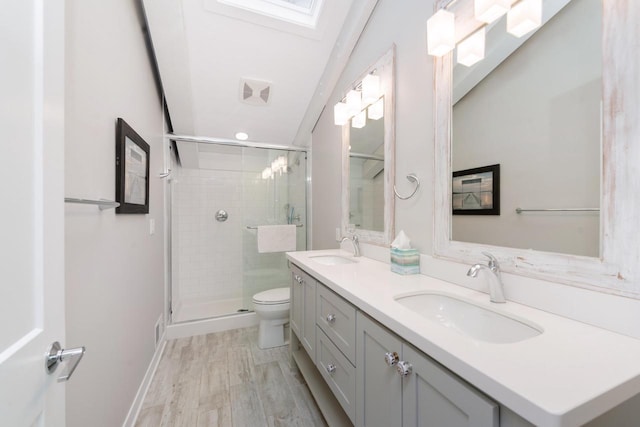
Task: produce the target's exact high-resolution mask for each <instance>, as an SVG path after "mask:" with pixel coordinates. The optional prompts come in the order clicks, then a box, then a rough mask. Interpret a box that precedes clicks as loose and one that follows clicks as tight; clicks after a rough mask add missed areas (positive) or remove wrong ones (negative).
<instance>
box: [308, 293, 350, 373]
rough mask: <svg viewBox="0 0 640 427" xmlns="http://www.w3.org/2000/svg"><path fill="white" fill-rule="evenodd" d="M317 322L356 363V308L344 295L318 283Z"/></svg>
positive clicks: (348, 357)
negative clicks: (341, 295)
mask: <svg viewBox="0 0 640 427" xmlns="http://www.w3.org/2000/svg"><path fill="white" fill-rule="evenodd" d="M316 304H317V307H316V314H317V316H316V323H317V324H318V326H320V328H321V329H322V330H323V331H324V332H325V333H326V334H327V336H328V337H329V338H331V341H333V343H334V344H335V345H336V346H337V347H338V348H339V349H340V351H341V352H342V353H343V354H344V355H345V356H346V357H347V359H349V360H350V361H351V363H353V364H355V359H356V309H355V307H354V306H352V305H351V304H349V303H348V302H346V301H345V300H344V299H342V297H340V296H338V295H336V294H335V293H333V292H332V291H330V290H329V289H328V288H327V287H325V286H323V285H321V284H320V283H319V284H318V289H317V300H316Z"/></svg>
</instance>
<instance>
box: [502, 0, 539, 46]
mask: <svg viewBox="0 0 640 427" xmlns="http://www.w3.org/2000/svg"><path fill="white" fill-rule="evenodd" d="M541 23H542V0H520V1H519V2H518V3H516V4H515V5H514V6H513V8H512V9H511V10H510V11H509V13H507V32H508V33H510V34H513V35H514V36H516V37H522V36H524V35H525V34H527V33H528V32H530V31H532V30H534V29H536V28H538V27H539V26H540V24H541Z"/></svg>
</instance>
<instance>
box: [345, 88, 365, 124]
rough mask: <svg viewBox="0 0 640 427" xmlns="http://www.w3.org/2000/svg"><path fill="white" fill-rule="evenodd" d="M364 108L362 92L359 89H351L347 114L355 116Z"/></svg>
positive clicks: (348, 96) (348, 95)
mask: <svg viewBox="0 0 640 427" xmlns="http://www.w3.org/2000/svg"><path fill="white" fill-rule="evenodd" d="M361 110H362V94H361V93H360V91H357V90H350V91H349V92H348V93H347V115H348V116H349V117H352V116H355V115H356V114H358V113H359V112H360V111H361Z"/></svg>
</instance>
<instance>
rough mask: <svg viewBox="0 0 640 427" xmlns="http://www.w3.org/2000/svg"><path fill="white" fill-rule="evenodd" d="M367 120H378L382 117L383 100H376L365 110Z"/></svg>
mask: <svg viewBox="0 0 640 427" xmlns="http://www.w3.org/2000/svg"><path fill="white" fill-rule="evenodd" d="M367 111H368V115H369V118H370V119H371V120H378V119H381V118H382V117H383V116H384V98H380V99H378V100H377V101H376V102H374V103H373V104H371V105H369V108H367Z"/></svg>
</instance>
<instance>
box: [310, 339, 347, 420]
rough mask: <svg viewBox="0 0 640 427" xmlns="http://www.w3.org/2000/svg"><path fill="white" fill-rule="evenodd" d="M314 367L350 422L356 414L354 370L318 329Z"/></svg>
mask: <svg viewBox="0 0 640 427" xmlns="http://www.w3.org/2000/svg"><path fill="white" fill-rule="evenodd" d="M316 338H317V344H316V348H317V353H316V366H317V367H318V369H319V370H320V374H321V375H322V377H323V378H324V380H325V381H326V382H327V384H328V385H329V388H330V389H331V391H332V392H333V394H334V396H335V397H336V399H338V402H340V405H341V406H342V408H343V409H344V412H345V413H346V414H347V416H348V417H349V419H351V422H352V423H354V424H355V414H356V368H354V366H353V365H352V364H351V362H349V360H347V358H346V357H344V355H343V354H342V353H341V352H340V350H338V348H337V347H336V346H335V345H334V344H333V342H331V340H330V339H329V338H328V337H327V335H325V333H324V332H322V330H321V329H320V328H318V330H317V331H316Z"/></svg>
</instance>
